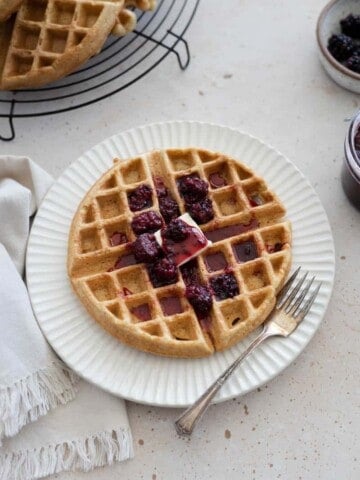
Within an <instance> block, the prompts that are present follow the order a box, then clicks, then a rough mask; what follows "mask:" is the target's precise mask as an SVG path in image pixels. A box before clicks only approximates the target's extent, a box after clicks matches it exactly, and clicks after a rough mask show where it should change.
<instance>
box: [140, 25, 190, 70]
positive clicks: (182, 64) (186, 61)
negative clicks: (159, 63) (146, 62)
mask: <svg viewBox="0 0 360 480" xmlns="http://www.w3.org/2000/svg"><path fill="white" fill-rule="evenodd" d="M134 33H136V35H139V37H143V38H146V39H147V40H150V41H151V42H153V43H156V44H157V45H161V46H162V47H164V48H166V50H168V51H169V52H171V53H174V54H175V55H176V58H177V61H178V63H179V67H180V68H181V70H186V68H187V67H188V66H189V63H190V58H191V57H190V49H189V45H188V43H187V41H186V40H185V39H184V38H183V37H181V36H179V35H177V34H176V33H174V32H172V31H171V30H167V33H168V34H170V35H172V36H173V37H175V38H176V39H177V40H176V42H175V43H174V45H173V46H172V47H169V46H168V45H166V44H165V43H162V42H159V41H158V40H156V39H155V38H152V37H149V36H148V35H145V33H143V32H140V31H138V30H134ZM180 43H182V44H183V45H184V47H185V59H184V60H183V59H182V58H181V55H180V53H179V52H178V51H177V48H178V45H179V44H180Z"/></svg>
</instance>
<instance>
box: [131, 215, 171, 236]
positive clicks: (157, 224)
mask: <svg viewBox="0 0 360 480" xmlns="http://www.w3.org/2000/svg"><path fill="white" fill-rule="evenodd" d="M162 224H163V222H162V218H161V217H160V215H159V214H158V213H156V212H153V211H150V212H144V213H140V215H138V216H137V217H135V218H133V221H132V222H131V227H132V229H133V231H134V233H135V235H141V234H142V233H154V232H156V230H159V229H160V228H161V227H162Z"/></svg>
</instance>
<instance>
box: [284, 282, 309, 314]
mask: <svg viewBox="0 0 360 480" xmlns="http://www.w3.org/2000/svg"><path fill="white" fill-rule="evenodd" d="M314 280H315V277H312V279H311V280H309V281H308V283H307V285H306V287H305V288H304V289H303V290H302V292H301V293H300V295H299V296H298V298H297V299H296V301H295V302H294V303H293V305H291V308H290V310H289V312H287V313H290V315H295V313H296V312H297V311H298V310H299V308H300V306H301V304H302V302H303V300H304V298H305V297H306V295H307V293H308V292H309V290H310V288H311V285H312V284H313V281H314Z"/></svg>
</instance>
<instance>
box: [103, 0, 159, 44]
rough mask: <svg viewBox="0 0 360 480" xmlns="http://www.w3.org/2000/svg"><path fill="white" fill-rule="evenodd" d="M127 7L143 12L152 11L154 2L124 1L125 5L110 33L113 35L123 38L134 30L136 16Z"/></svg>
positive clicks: (153, 0)
mask: <svg viewBox="0 0 360 480" xmlns="http://www.w3.org/2000/svg"><path fill="white" fill-rule="evenodd" d="M129 7H135V8H137V9H139V10H143V11H147V10H154V8H155V7H156V0H125V5H124V7H123V8H122V9H121V12H120V13H119V16H118V19H117V22H116V23H115V26H114V28H113V29H112V31H111V33H112V34H113V35H116V36H118V37H123V36H124V35H126V34H127V33H130V32H132V31H133V30H134V29H135V27H136V22H137V19H136V14H135V13H134V12H133V11H132V10H130V9H129Z"/></svg>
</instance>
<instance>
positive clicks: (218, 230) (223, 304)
mask: <svg viewBox="0 0 360 480" xmlns="http://www.w3.org/2000/svg"><path fill="white" fill-rule="evenodd" d="M189 177H191V178H196V179H201V182H200V183H201V184H202V185H205V184H207V185H208V193H207V199H205V200H202V203H201V204H200V205H203V207H202V208H201V209H200V210H199V212H198V211H197V209H195V208H194V207H193V206H192V205H189V204H188V203H186V200H184V196H183V195H182V194H181V187H180V188H179V185H181V182H182V179H184V178H189ZM197 181H198V183H199V180H197ZM205 182H206V183H205ZM141 192H142V193H146V198H145V196H144V195H143V198H141V197H140V196H139V194H140V193H141ZM134 199H135V203H134ZM195 205H196V204H195ZM170 206H171V213H172V214H173V216H175V217H176V216H179V215H181V214H184V213H186V212H188V213H191V214H192V216H193V218H194V217H195V218H194V220H195V221H197V222H198V223H200V227H201V230H202V231H203V233H204V234H205V236H206V237H207V238H208V239H209V240H211V242H212V245H211V246H210V247H208V248H207V249H206V250H205V252H203V253H201V254H200V255H199V256H198V258H197V259H196V260H195V261H194V260H192V261H191V262H189V263H187V264H185V265H184V266H183V267H181V268H180V269H179V271H178V275H177V276H175V277H174V278H173V279H170V281H163V279H160V281H159V279H158V278H156V275H155V276H154V275H152V270H151V266H149V264H144V263H142V262H139V260H138V259H136V258H135V257H134V251H133V250H132V245H134V241H135V240H136V239H137V238H139V233H140V231H139V229H138V228H137V229H135V228H134V219H137V218H138V217H139V215H143V214H144V213H145V212H154V213H152V214H151V215H154V214H156V216H157V217H159V218H160V217H161V218H162V220H160V222H161V221H162V222H163V223H164V224H168V225H169V221H170V216H169V211H170V210H169V208H170ZM174 206H175V208H174ZM206 210H208V213H206ZM284 213H285V209H284V207H283V205H282V204H281V202H280V200H279V199H278V198H277V196H276V195H275V193H273V192H272V191H270V190H269V188H268V187H267V185H266V183H265V182H264V180H263V179H262V178H261V177H259V176H257V175H256V174H255V173H254V172H253V171H251V170H250V169H249V168H248V167H247V166H245V165H243V164H241V163H240V162H238V161H236V160H234V159H232V158H230V157H228V156H226V155H223V154H220V153H213V152H210V151H206V150H200V149H195V148H192V149H184V150H166V151H154V152H150V153H148V154H145V155H142V156H140V157H137V158H134V159H131V160H128V161H125V162H116V163H115V165H114V167H113V168H111V169H110V170H109V171H108V172H107V173H106V174H105V175H104V176H103V177H102V178H100V179H99V180H98V181H97V182H96V183H95V185H94V186H93V187H92V189H91V190H90V191H89V192H88V193H87V194H86V196H85V198H84V199H83V201H82V202H81V204H80V206H79V208H78V211H77V213H76V214H75V216H74V219H73V222H72V227H71V231H70V237H69V252H68V272H69V277H70V279H71V283H72V286H73V288H74V290H75V292H76V294H77V295H78V297H79V298H80V300H81V302H82V303H83V304H84V305H85V307H86V308H87V310H88V311H89V312H90V314H91V315H92V316H93V318H94V319H95V320H96V321H97V322H99V323H100V325H101V326H102V327H103V328H105V329H106V330H107V331H108V332H110V333H111V334H112V335H114V336H115V337H117V338H118V339H119V340H121V341H122V342H124V343H126V344H128V345H131V346H132V347H135V348H138V349H140V350H144V351H146V352H151V353H154V354H158V355H167V356H174V357H187V358H191V357H203V356H206V355H209V354H211V353H213V352H214V351H220V350H224V349H226V348H228V347H230V346H231V345H234V344H235V343H237V342H238V341H239V340H241V339H242V338H243V337H245V336H246V335H248V334H249V333H250V332H251V331H252V330H254V329H255V328H257V327H258V326H259V325H260V324H261V323H262V322H264V320H265V319H266V317H267V316H268V314H269V312H271V310H272V308H273V307H274V303H275V296H276V292H278V291H279V289H280V288H281V286H282V285H283V283H284V281H285V279H286V276H287V274H288V272H289V269H290V265H291V227H290V223H289V222H288V221H286V220H284V219H283V216H284ZM142 226H144V227H146V225H142ZM155 227H156V225H155ZM156 228H159V227H156ZM148 231H149V230H148ZM152 231H154V230H152ZM135 256H136V253H135ZM165 263H166V262H165ZM154 271H155V270H153V272H154ZM197 292H198V295H199V298H196V294H197ZM204 292H205V293H204ZM194 293H195V298H194ZM204 295H205V297H206V298H204V299H202V298H201V296H204ZM205 302H208V308H207V307H206V305H205ZM203 304H204V305H203ZM204 309H206V311H205V315H204Z"/></svg>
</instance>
